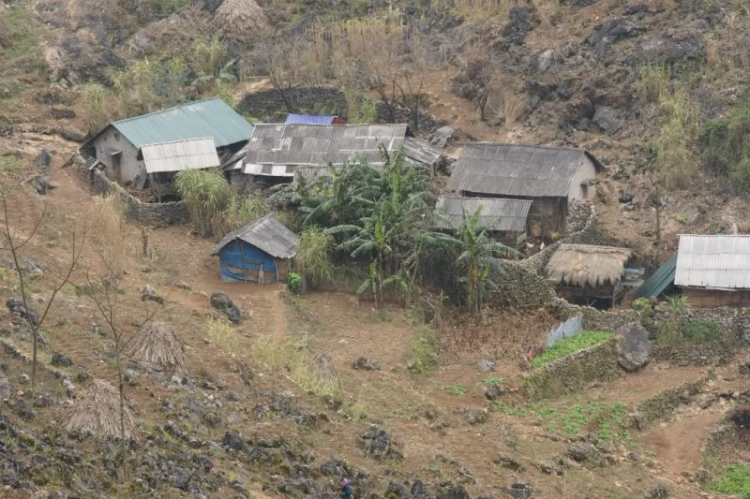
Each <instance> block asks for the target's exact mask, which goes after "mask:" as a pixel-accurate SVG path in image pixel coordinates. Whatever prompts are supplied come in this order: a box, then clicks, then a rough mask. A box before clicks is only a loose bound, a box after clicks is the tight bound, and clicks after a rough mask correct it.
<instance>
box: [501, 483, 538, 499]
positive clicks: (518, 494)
mask: <svg viewBox="0 0 750 499" xmlns="http://www.w3.org/2000/svg"><path fill="white" fill-rule="evenodd" d="M505 493H506V494H508V495H509V496H510V497H513V498H515V499H531V497H532V492H531V485H530V484H529V482H523V481H519V482H513V483H512V484H511V485H510V487H508V488H506V489H505Z"/></svg>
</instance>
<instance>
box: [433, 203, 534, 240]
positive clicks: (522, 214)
mask: <svg viewBox="0 0 750 499" xmlns="http://www.w3.org/2000/svg"><path fill="white" fill-rule="evenodd" d="M531 203H532V201H528V200H524V199H502V198H461V197H451V196H443V197H440V198H438V200H437V205H435V211H436V212H437V213H438V214H440V215H442V216H443V217H445V218H446V219H448V221H449V222H451V223H446V220H441V219H438V220H437V223H436V227H438V228H441V229H449V228H452V227H459V226H461V224H462V223H463V221H464V211H466V214H467V215H472V214H474V213H475V212H476V211H477V209H481V210H482V211H481V212H480V213H481V224H482V226H484V227H487V228H488V229H490V230H499V231H513V232H524V231H525V230H526V219H527V218H528V216H529V209H530V208H531Z"/></svg>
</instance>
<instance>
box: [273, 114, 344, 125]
mask: <svg viewBox="0 0 750 499" xmlns="http://www.w3.org/2000/svg"><path fill="white" fill-rule="evenodd" d="M335 119H336V117H335V116H312V115H309V114H292V113H289V116H287V117H286V122H285V123H284V124H285V125H333V121H334V120H335Z"/></svg>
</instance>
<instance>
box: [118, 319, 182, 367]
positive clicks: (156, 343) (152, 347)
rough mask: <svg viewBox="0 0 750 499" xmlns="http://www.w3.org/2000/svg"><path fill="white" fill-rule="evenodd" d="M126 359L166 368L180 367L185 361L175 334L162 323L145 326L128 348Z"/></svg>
mask: <svg viewBox="0 0 750 499" xmlns="http://www.w3.org/2000/svg"><path fill="white" fill-rule="evenodd" d="M128 357H129V358H130V360H135V361H141V362H148V363H149V364H155V365H157V366H162V367H167V368H169V367H176V366H181V365H182V363H183V362H184V360H185V357H184V355H183V349H182V344H181V343H180V339H179V338H178V337H177V333H176V332H175V330H174V328H172V326H171V325H169V324H167V323H166V322H162V321H153V322H150V323H148V324H146V326H145V327H144V328H143V331H141V334H140V335H139V336H138V338H136V339H135V341H134V342H133V343H132V344H131V345H130V347H129V348H128Z"/></svg>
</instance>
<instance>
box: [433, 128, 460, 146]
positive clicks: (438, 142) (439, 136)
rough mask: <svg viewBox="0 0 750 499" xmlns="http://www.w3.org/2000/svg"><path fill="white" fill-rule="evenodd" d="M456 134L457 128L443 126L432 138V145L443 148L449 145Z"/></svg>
mask: <svg viewBox="0 0 750 499" xmlns="http://www.w3.org/2000/svg"><path fill="white" fill-rule="evenodd" d="M454 133H456V129H455V128H453V127H451V126H441V127H440V128H438V129H437V130H435V135H433V136H432V140H431V141H430V144H432V145H433V146H437V147H440V148H443V147H445V146H446V145H448V141H449V140H450V139H451V137H453V134H454Z"/></svg>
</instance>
